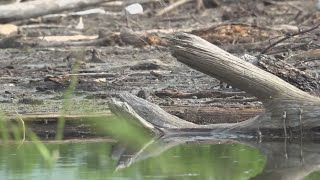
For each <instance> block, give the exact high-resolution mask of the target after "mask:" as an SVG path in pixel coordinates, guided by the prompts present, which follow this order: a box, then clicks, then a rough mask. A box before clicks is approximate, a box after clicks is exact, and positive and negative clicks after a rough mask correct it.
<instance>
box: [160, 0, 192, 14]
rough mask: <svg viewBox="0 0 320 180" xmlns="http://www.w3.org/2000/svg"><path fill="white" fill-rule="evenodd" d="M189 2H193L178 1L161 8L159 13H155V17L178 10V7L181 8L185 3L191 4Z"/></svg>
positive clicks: (187, 0)
mask: <svg viewBox="0 0 320 180" xmlns="http://www.w3.org/2000/svg"><path fill="white" fill-rule="evenodd" d="M191 1H193V0H179V1H177V2H175V3H172V4H171V5H169V6H167V7H165V8H163V9H162V10H161V11H159V12H157V14H156V16H162V15H164V14H166V13H168V12H170V11H172V10H174V9H176V8H178V7H179V6H181V5H183V4H185V3H188V2H191Z"/></svg>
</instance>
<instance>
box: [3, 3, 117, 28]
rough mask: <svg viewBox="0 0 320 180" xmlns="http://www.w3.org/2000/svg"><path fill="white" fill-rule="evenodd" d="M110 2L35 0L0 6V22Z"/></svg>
mask: <svg viewBox="0 0 320 180" xmlns="http://www.w3.org/2000/svg"><path fill="white" fill-rule="evenodd" d="M109 1H112V0H68V1H65V0H46V1H42V0H35V1H27V2H23V3H14V4H9V5H3V6H0V22H1V23H7V22H11V21H16V20H22V19H28V18H33V17H39V16H43V15H47V14H53V13H58V12H62V11H66V10H71V9H80V8H84V7H89V6H93V5H97V4H100V3H104V2H109Z"/></svg>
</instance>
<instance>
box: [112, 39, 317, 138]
mask: <svg viewBox="0 0 320 180" xmlns="http://www.w3.org/2000/svg"><path fill="white" fill-rule="evenodd" d="M168 41H169V47H170V49H171V51H172V55H173V56H174V57H175V58H177V60H178V61H180V62H182V63H184V64H186V65H188V66H190V67H192V68H194V69H197V70H199V71H201V72H203V73H205V74H208V75H210V76H213V77H216V78H218V79H220V80H222V81H224V82H228V83H229V84H231V85H232V86H235V87H238V88H240V89H242V90H244V91H246V92H248V93H250V94H252V95H254V96H256V97H257V98H258V99H259V100H260V101H262V102H263V105H264V107H265V109H266V111H265V112H264V113H262V114H261V115H260V116H257V117H255V118H251V119H249V120H246V121H243V122H240V123H231V124H213V125H196V124H192V123H189V122H185V121H183V120H182V119H179V118H177V117H175V116H172V115H169V114H168V113H166V112H165V111H163V110H162V109H161V108H159V107H158V106H156V105H154V104H152V103H149V102H147V101H145V100H143V99H140V98H138V97H135V96H133V95H131V94H121V95H120V98H121V100H122V101H123V102H126V103H127V105H128V106H129V107H131V108H132V110H133V111H134V112H135V114H138V115H140V116H141V117H142V119H143V120H144V121H146V122H148V123H151V124H153V126H154V127H158V128H160V129H161V131H163V132H170V133H177V132H179V133H181V132H190V130H191V129H192V131H197V130H200V131H211V132H212V133H221V132H229V133H239V132H241V133H248V132H252V131H254V130H257V129H259V128H263V129H282V128H283V126H284V127H302V126H303V128H304V129H310V128H313V127H317V126H319V124H320V123H319V121H318V119H319V118H320V113H319V112H320V111H319V110H320V99H319V98H318V97H314V96H312V95H310V94H308V93H306V92H304V91H302V90H300V89H298V88H296V87H294V86H292V85H290V84H288V83H287V82H285V81H284V80H282V79H280V78H279V77H277V76H275V75H273V74H271V73H268V72H266V71H263V70H261V69H259V68H258V67H256V66H254V65H253V64H251V63H249V62H245V61H243V60H242V59H240V58H238V57H236V56H233V55H231V54H229V53H228V52H226V51H224V50H222V49H220V48H218V47H217V46H215V45H213V44H210V43H209V42H207V41H205V40H203V39H201V38H200V37H197V36H194V35H190V34H186V33H177V34H175V36H172V37H170V38H168ZM111 105H112V104H111ZM111 110H112V111H113V110H114V109H111ZM117 111H118V113H119V112H126V110H125V109H123V108H121V107H119V108H118V109H117ZM129 114H130V113H129ZM283 114H286V116H283ZM131 116H133V117H134V116H135V115H134V114H131ZM283 118H284V120H285V122H286V123H285V124H283V122H284V120H283Z"/></svg>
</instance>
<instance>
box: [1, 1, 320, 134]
mask: <svg viewBox="0 0 320 180" xmlns="http://www.w3.org/2000/svg"><path fill="white" fill-rule="evenodd" d="M245 2H246V3H242V4H240V3H234V2H231V1H221V4H220V5H218V6H215V7H210V8H209V7H206V8H204V9H203V11H201V12H196V11H195V9H194V8H193V7H194V4H193V3H187V4H186V5H184V6H182V7H180V8H178V9H176V10H175V11H173V12H170V13H168V14H167V15H166V16H160V17H156V16H155V14H156V12H157V11H158V10H159V9H163V7H161V6H160V5H159V4H157V3H146V4H143V6H144V8H145V9H146V13H145V14H144V15H142V16H140V17H137V18H136V17H134V18H133V20H132V21H133V22H135V23H132V24H131V27H130V28H131V29H132V30H133V31H134V32H138V31H139V32H146V31H148V30H154V29H157V30H169V29H173V31H176V32H177V31H183V29H184V30H186V29H190V28H191V29H194V31H193V33H194V34H196V35H200V36H201V37H204V38H206V37H207V40H209V41H210V42H212V43H215V44H217V45H218V46H220V47H224V48H225V49H228V50H229V51H230V52H232V53H233V54H235V55H237V56H242V55H243V54H244V53H249V54H252V55H256V54H258V53H259V52H260V51H261V50H262V49H261V48H263V47H265V46H261V44H262V45H263V43H265V42H267V41H268V40H270V39H272V38H274V37H278V36H279V35H280V36H281V35H284V34H285V32H281V31H277V30H275V28H274V27H275V26H277V25H278V26H279V25H283V24H290V25H292V26H298V25H303V26H311V25H313V24H314V23H315V22H316V21H317V17H318V15H319V13H318V12H317V11H316V9H315V7H314V6H312V5H313V1H311V0H310V1H306V2H305V3H303V4H301V3H300V4H299V2H295V3H298V4H294V5H292V6H287V4H286V2H287V1H275V2H273V1H272V2H269V1H262V2H256V1H252V2H251V3H249V2H248V1H245ZM281 3H282V4H281ZM297 6H299V8H296V7H297ZM101 7H102V8H104V9H105V10H106V11H108V12H114V13H115V14H113V15H100V14H91V15H85V16H83V21H84V25H85V26H84V29H82V30H78V29H75V25H77V23H78V16H66V17H58V18H57V17H54V16H52V17H41V18H39V19H40V20H37V19H31V20H22V21H17V22H12V23H13V24H16V25H18V26H20V30H21V32H20V34H21V35H23V36H24V37H26V38H27V39H29V41H30V40H33V41H34V42H32V43H34V44H35V46H33V47H32V46H30V42H28V43H25V44H23V43H22V44H20V45H19V46H17V47H15V48H14V47H11V48H3V49H0V57H1V58H0V84H1V85H2V89H1V90H0V110H1V112H4V114H5V116H7V117H8V118H7V119H10V120H12V121H15V120H14V119H17V118H18V116H17V113H18V114H20V115H21V116H24V117H26V118H27V115H28V114H29V117H28V120H26V121H28V126H29V127H31V128H32V129H33V130H35V132H37V134H39V135H40V136H41V137H43V138H49V139H50V138H51V137H54V134H55V128H56V123H54V122H55V121H56V120H57V116H58V115H59V112H61V111H65V112H68V113H71V114H76V115H75V116H74V117H72V118H67V126H66V129H65V136H66V138H68V137H70V138H71V137H72V138H74V137H78V138H89V137H91V136H97V134H96V133H95V132H94V131H90V130H88V129H90V127H89V126H87V125H85V124H84V123H82V122H81V118H83V117H84V116H85V115H86V113H87V112H90V114H91V113H102V114H103V113H106V114H110V112H109V109H108V106H107V101H108V98H109V97H111V96H114V95H116V94H117V93H120V92H131V93H133V94H135V95H138V96H140V97H142V98H145V99H147V100H148V101H150V102H152V103H155V104H157V105H160V107H162V108H163V109H165V110H166V111H168V112H170V113H171V114H174V115H176V116H178V117H180V118H183V119H185V120H188V121H191V122H195V123H198V124H208V123H224V122H229V123H232V122H239V121H242V120H245V119H248V118H250V117H253V116H256V115H258V114H259V113H261V112H262V111H263V107H262V105H261V103H260V102H259V101H257V100H256V99H255V98H254V97H252V96H251V95H249V94H246V93H245V92H243V91H241V90H239V89H237V88H235V87H230V88H229V87H227V86H226V84H221V82H220V81H218V80H217V79H214V78H212V77H209V76H207V75H204V74H202V73H199V72H197V71H196V70H193V69H191V68H189V67H187V66H185V65H183V64H181V63H179V62H177V61H176V60H175V59H174V58H173V57H172V56H171V55H170V52H169V50H168V49H167V48H166V47H165V46H158V45H156V46H154V45H150V44H148V43H145V44H142V45H141V44H128V42H125V41H124V39H113V38H114V37H116V36H110V34H114V33H119V32H121V30H122V29H123V28H127V27H126V23H125V18H124V17H123V16H122V15H121V14H120V13H119V14H116V13H117V12H121V9H122V8H123V7H121V6H116V7H115V6H110V5H103V6H101ZM301 9H302V10H304V11H305V12H309V13H308V14H306V13H305V14H303V13H302V15H301V14H299V13H300V11H301ZM39 24H46V25H59V26H55V27H54V26H52V27H49V26H43V27H41V26H38V27H36V26H34V27H32V26H31V25H39ZM221 24H222V25H221ZM230 24H234V25H230ZM248 24H249V25H250V26H248ZM210 27H215V28H211V29H210ZM262 27H263V28H262ZM271 27H272V28H271ZM204 29H206V30H204ZM62 35H66V36H71V35H85V36H98V35H99V36H104V37H109V39H108V40H106V41H102V42H103V43H101V44H97V45H94V46H72V45H66V46H58V47H56V46H50V43H51V42H50V40H48V39H47V40H45V38H49V37H50V36H62ZM316 35H317V34H316ZM41 37H42V39H41ZM4 38H7V37H5V36H2V39H4ZM316 39H317V38H316ZM42 41H47V42H49V43H48V44H49V46H47V47H43V46H42V47H40V45H39V44H41V42H42ZM39 42H40V43H39ZM47 42H46V43H47ZM259 43H260V44H259ZM254 45H257V47H254ZM300 50H301V51H302V50H304V49H300ZM284 56H286V57H288V56H289V55H288V54H285V55H284ZM286 57H284V59H285V58H286ZM313 63H314V62H313ZM75 64H78V66H77V68H75ZM312 65H313V66H315V64H312ZM74 69H76V70H74ZM72 78H75V79H76V88H75V89H74V90H73V91H74V92H73V94H72V95H71V96H70V99H69V100H68V102H69V103H70V104H71V105H70V106H67V107H66V106H64V105H63V104H64V102H65V96H64V93H65V91H66V89H67V88H68V87H69V86H70V82H71V81H72ZM16 112H17V113H16ZM32 114H33V115H34V114H37V115H39V114H40V116H38V117H37V116H34V118H32ZM47 114H55V115H56V116H54V117H51V118H46V117H44V116H45V115H47ZM30 119H34V122H31V120H30ZM75 119H77V120H75ZM29 121H30V122H29ZM79 122H80V123H79ZM68 123H70V124H68Z"/></svg>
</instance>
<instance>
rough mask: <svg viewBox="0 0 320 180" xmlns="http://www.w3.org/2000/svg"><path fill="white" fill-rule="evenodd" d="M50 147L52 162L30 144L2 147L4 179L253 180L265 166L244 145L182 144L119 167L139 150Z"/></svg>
mask: <svg viewBox="0 0 320 180" xmlns="http://www.w3.org/2000/svg"><path fill="white" fill-rule="evenodd" d="M46 146H47V147H48V148H49V150H50V151H51V153H52V152H54V154H55V156H56V158H55V162H53V163H51V164H50V163H48V162H47V161H45V160H44V159H43V157H42V156H41V155H40V154H39V151H38V150H37V148H35V146H34V145H33V144H31V143H25V144H23V145H22V146H21V147H20V148H19V149H17V145H2V146H0V153H1V155H0V162H1V166H0V167H1V168H0V177H1V178H0V179H10V180H13V179H17V180H21V179H33V180H36V179H39V180H43V179H46V180H51V179H52V180H57V179H68V180H72V179H84V180H87V179H248V178H250V177H252V176H255V175H256V174H258V173H260V172H261V171H262V169H263V166H264V164H265V157H264V155H263V154H261V153H260V152H259V151H258V150H256V149H254V148H252V147H249V146H245V145H241V144H226V145H210V144H184V145H179V146H176V147H173V148H171V149H169V150H167V151H165V152H163V153H161V154H159V155H157V156H154V157H150V158H147V159H144V160H141V161H138V162H136V163H132V164H131V165H130V166H129V167H126V168H120V169H119V166H120V164H121V162H123V161H124V162H128V159H127V158H130V157H132V154H134V153H135V152H137V151H134V150H128V149H127V148H126V146H123V145H121V144H117V143H115V142H81V143H68V144H46ZM117 167H118V169H117Z"/></svg>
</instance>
